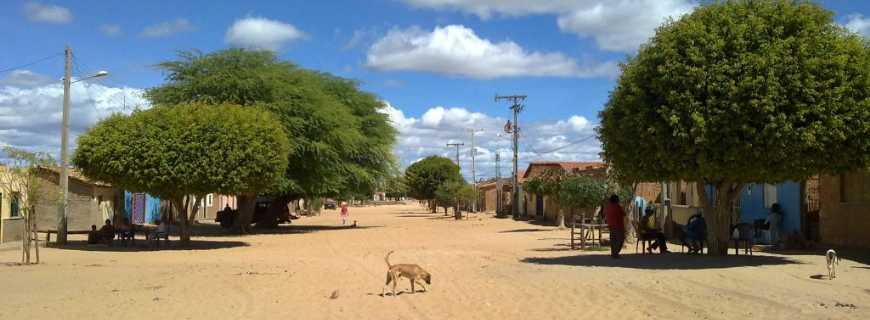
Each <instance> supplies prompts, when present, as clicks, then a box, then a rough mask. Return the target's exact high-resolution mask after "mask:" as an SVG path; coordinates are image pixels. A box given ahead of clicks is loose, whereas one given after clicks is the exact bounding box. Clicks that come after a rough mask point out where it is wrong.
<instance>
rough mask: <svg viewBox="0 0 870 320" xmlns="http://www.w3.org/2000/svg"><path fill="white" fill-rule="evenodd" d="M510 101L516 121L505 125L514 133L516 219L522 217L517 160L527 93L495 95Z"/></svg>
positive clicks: (512, 203)
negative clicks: (520, 115) (521, 116)
mask: <svg viewBox="0 0 870 320" xmlns="http://www.w3.org/2000/svg"><path fill="white" fill-rule="evenodd" d="M502 100H504V101H510V102H511V107H510V109H511V110H512V111H513V113H514V122H513V124H511V123H510V122H508V125H507V126H505V131H510V132H509V133H511V134H513V148H514V163H513V165H514V172H513V189H512V190H511V195H512V198H513V200H512V201H511V215H513V217H514V219H519V217H520V210H519V205H520V190H519V187H520V181H519V177H518V176H517V175H518V172H519V171H518V170H519V169H518V167H517V161H518V159H519V134H520V122H519V121H520V119H519V114H520V112H522V111H523V108H525V106H523V101H525V100H526V96H525V95H512V96H499V95H496V96H495V101H496V102H498V101H502Z"/></svg>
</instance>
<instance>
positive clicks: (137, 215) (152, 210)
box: [123, 191, 238, 224]
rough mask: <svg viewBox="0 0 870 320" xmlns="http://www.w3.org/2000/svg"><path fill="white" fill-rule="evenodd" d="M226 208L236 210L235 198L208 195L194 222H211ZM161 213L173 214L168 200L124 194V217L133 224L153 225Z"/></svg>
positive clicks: (131, 193)
mask: <svg viewBox="0 0 870 320" xmlns="http://www.w3.org/2000/svg"><path fill="white" fill-rule="evenodd" d="M226 207H230V208H231V209H237V208H238V203H237V201H236V197H235V196H227V195H221V194H216V193H209V194H207V195H205V197H203V198H202V202H201V203H200V205H199V208H197V212H196V220H199V221H209V220H211V221H213V220H214V219H215V218H216V217H217V214H218V212H220V211H221V210H223V209H224V208H226ZM163 212H174V209H173V208H172V206H171V204H170V203H169V201H168V200H163V199H160V198H159V197H156V196H152V195H150V194H147V193H134V192H129V191H127V192H124V207H123V213H124V216H125V217H127V218H128V219H130V222H132V223H135V224H155V222H157V221H159V220H160V216H161V214H162V213H163Z"/></svg>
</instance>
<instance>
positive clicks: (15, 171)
mask: <svg viewBox="0 0 870 320" xmlns="http://www.w3.org/2000/svg"><path fill="white" fill-rule="evenodd" d="M3 153H4V154H5V155H6V158H7V161H6V165H5V166H0V194H4V193H5V194H7V195H16V194H17V196H18V201H19V207H18V212H19V214H20V215H21V217H22V218H24V229H23V230H22V231H23V234H22V235H21V263H23V264H30V263H31V262H32V263H39V237H37V234H36V230H38V226H37V223H36V222H37V221H38V219H37V216H36V204H37V203H39V202H40V201H46V200H57V199H44V197H45V195H46V192H45V190H44V189H43V180H42V179H40V178H39V177H38V172H37V170H39V168H40V167H48V166H53V165H55V163H56V162H55V161H54V159H52V157H51V155H49V154H47V153H38V152H28V151H25V150H21V149H16V148H13V147H5V148H3ZM22 204H23V205H22ZM9 205H10V206H11V205H12V204H11V203H10V204H9ZM31 255H33V257H31ZM31 258H33V259H31Z"/></svg>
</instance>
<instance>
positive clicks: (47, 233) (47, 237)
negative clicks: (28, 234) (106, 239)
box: [36, 230, 91, 246]
mask: <svg viewBox="0 0 870 320" xmlns="http://www.w3.org/2000/svg"><path fill="white" fill-rule="evenodd" d="M88 232H91V231H90V230H67V231H66V234H68V235H69V234H88ZM36 233H44V234H45V245H46V246H48V243H49V242H51V234H52V233H57V230H36Z"/></svg>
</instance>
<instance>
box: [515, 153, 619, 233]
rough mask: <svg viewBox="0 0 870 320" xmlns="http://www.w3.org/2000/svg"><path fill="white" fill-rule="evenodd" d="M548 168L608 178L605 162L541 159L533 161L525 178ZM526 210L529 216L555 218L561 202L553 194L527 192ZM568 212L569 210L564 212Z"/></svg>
mask: <svg viewBox="0 0 870 320" xmlns="http://www.w3.org/2000/svg"><path fill="white" fill-rule="evenodd" d="M547 170H560V171H561V172H562V173H564V174H573V175H585V176H590V177H593V178H599V179H606V177H607V165H606V164H605V163H603V162H570V161H562V162H558V161H541V162H531V163H529V166H528V168H527V169H526V171H525V173H524V174H523V176H522V178H523V180H529V179H534V178H535V177H538V176H540V175H542V174H543V173H544V172H546V171H547ZM523 198H524V200H525V201H524V207H525V212H526V215H527V216H528V217H533V218H535V219H542V220H555V219H556V216H557V215H558V214H559V204H558V203H556V199H555V198H554V197H551V196H546V195H541V194H530V193H526V194H525V196H524V197H523ZM564 213H565V214H568V212H564Z"/></svg>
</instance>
